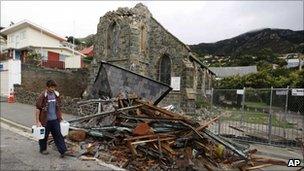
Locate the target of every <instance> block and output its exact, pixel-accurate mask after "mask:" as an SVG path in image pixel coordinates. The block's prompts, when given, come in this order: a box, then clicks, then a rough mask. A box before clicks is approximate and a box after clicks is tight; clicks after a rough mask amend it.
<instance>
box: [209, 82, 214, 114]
mask: <svg viewBox="0 0 304 171" xmlns="http://www.w3.org/2000/svg"><path fill="white" fill-rule="evenodd" d="M213 90H214V89H213V88H211V97H210V112H211V113H212V111H213Z"/></svg>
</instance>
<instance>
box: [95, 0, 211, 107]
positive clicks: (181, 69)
mask: <svg viewBox="0 0 304 171" xmlns="http://www.w3.org/2000/svg"><path fill="white" fill-rule="evenodd" d="M94 52H95V56H96V58H95V59H94V60H93V62H92V66H91V70H90V73H91V74H90V83H89V85H93V83H94V81H95V78H96V76H97V72H98V68H99V62H100V61H102V60H103V61H107V62H110V63H112V64H114V65H118V66H121V67H123V68H125V69H128V70H131V71H134V72H136V73H138V74H141V75H144V76H147V77H150V78H152V79H155V80H160V61H161V60H162V59H163V57H164V56H166V57H169V58H170V64H171V71H170V73H169V74H170V77H180V78H181V82H180V90H178V91H173V92H171V93H170V94H169V95H168V97H166V98H165V99H164V100H163V101H162V102H161V104H160V105H167V104H179V107H180V108H182V109H183V111H185V113H193V112H194V111H195V100H196V96H197V95H203V94H204V92H205V89H204V88H205V87H206V86H205V85H203V84H204V83H206V82H207V81H205V80H204V79H207V78H209V77H205V76H204V74H205V73H206V70H208V69H207V68H206V67H205V66H203V65H202V64H201V63H200V62H198V61H197V59H196V57H195V56H194V55H193V54H192V53H191V50H190V48H189V47H188V46H187V45H185V44H184V43H183V42H181V41H180V40H179V39H177V38H176V37H175V36H174V35H172V34H171V33H170V32H168V31H167V30H166V29H165V28H164V27H163V26H162V25H161V24H160V23H158V22H157V20H156V19H154V18H153V16H152V14H151V13H150V11H149V10H148V8H147V7H146V6H144V5H143V4H141V3H139V4H137V5H136V6H135V7H134V8H130V9H129V8H118V9H117V10H116V11H110V12H107V13H106V14H105V15H104V16H102V17H101V18H100V21H99V24H98V26H97V34H96V37H95V44H94ZM208 82H209V81H208ZM167 84H170V81H168V83H167ZM198 86H200V87H198ZM171 97H172V98H171Z"/></svg>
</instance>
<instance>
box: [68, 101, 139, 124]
mask: <svg viewBox="0 0 304 171" xmlns="http://www.w3.org/2000/svg"><path fill="white" fill-rule="evenodd" d="M141 106H142V105H136V106H130V107H125V108H120V109H117V110H111V111H106V112H101V113H96V114H93V115H88V116H84V117H81V118H76V119H72V120H69V121H68V122H70V123H72V122H76V121H82V120H87V119H91V118H94V117H98V116H103V115H109V114H112V113H116V112H122V111H128V110H132V109H137V108H139V107H141Z"/></svg>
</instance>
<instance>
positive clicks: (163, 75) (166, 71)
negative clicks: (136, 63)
mask: <svg viewBox="0 0 304 171" xmlns="http://www.w3.org/2000/svg"><path fill="white" fill-rule="evenodd" d="M159 80H160V82H163V83H165V84H167V85H170V83H171V60H170V58H169V56H168V55H163V56H162V57H161V59H160V63H159Z"/></svg>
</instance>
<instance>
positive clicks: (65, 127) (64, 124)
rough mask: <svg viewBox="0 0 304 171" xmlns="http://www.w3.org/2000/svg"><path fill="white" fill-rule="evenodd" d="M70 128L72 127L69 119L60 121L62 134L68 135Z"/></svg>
mask: <svg viewBox="0 0 304 171" xmlns="http://www.w3.org/2000/svg"><path fill="white" fill-rule="evenodd" d="M69 129H70V123H68V122H67V121H61V122H60V132H61V134H62V136H67V135H68V134H69Z"/></svg>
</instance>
